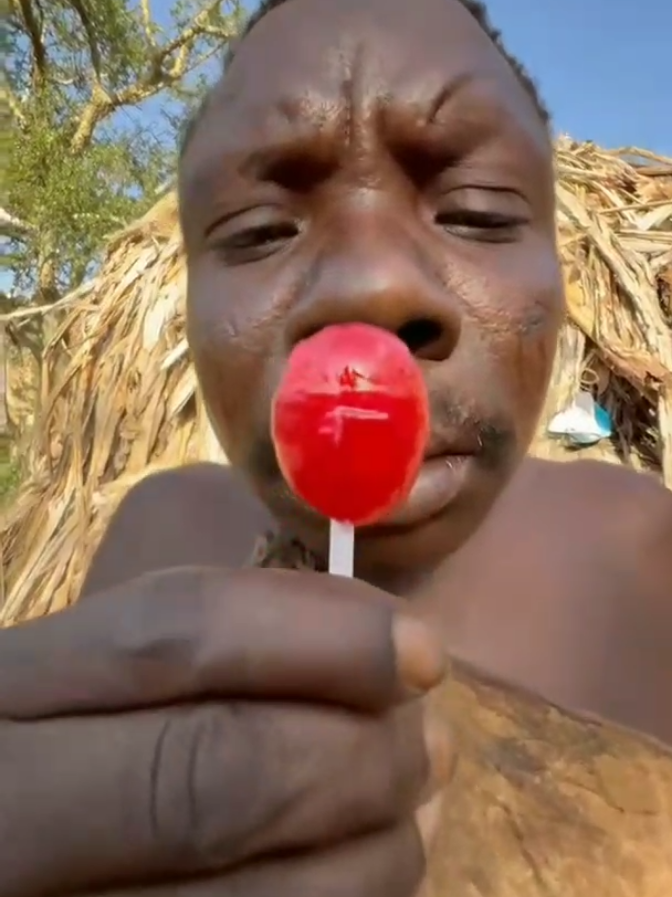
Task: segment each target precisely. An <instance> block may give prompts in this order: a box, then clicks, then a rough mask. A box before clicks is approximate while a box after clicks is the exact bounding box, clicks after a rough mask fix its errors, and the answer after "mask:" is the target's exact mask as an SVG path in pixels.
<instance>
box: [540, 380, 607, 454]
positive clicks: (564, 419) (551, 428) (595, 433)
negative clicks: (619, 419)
mask: <svg viewBox="0 0 672 897" xmlns="http://www.w3.org/2000/svg"><path fill="white" fill-rule="evenodd" d="M613 431H614V425H613V422H612V420H611V416H610V414H609V412H608V411H606V410H605V409H604V408H603V407H602V406H601V405H598V403H597V402H596V401H595V400H594V399H593V397H592V395H591V394H590V393H589V392H580V393H579V394H578V395H577V397H576V399H575V400H574V401H573V402H572V404H571V405H570V406H569V407H568V408H565V410H564V411H560V412H559V413H558V414H556V415H554V417H553V418H551V420H550V422H549V424H548V426H547V428H546V432H547V433H548V435H549V436H553V437H555V438H559V439H564V440H566V441H567V442H569V443H570V444H571V445H575V446H587V445H595V443H597V442H600V440H602V439H608V438H609V437H610V436H611V435H612V433H613Z"/></svg>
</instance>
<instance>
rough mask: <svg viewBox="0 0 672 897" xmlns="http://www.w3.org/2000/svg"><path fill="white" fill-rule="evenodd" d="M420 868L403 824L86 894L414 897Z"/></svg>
mask: <svg viewBox="0 0 672 897" xmlns="http://www.w3.org/2000/svg"><path fill="white" fill-rule="evenodd" d="M424 869H425V860H424V857H423V853H422V848H421V845H420V839H419V838H418V834H417V830H416V829H415V827H414V826H413V825H412V824H411V823H405V824H401V825H399V826H397V827H395V828H393V829H389V830H385V831H382V832H376V833H374V834H370V835H368V836H366V837H364V838H361V839H359V840H357V841H351V842H347V843H345V844H342V845H339V846H338V847H334V848H332V849H330V850H326V851H323V852H311V853H305V854H300V855H295V856H291V857H287V858H284V859H276V860H267V861H264V862H260V863H258V864H255V865H252V866H247V867H244V868H241V869H239V870H238V871H236V872H233V873H228V874H227V875H224V876H221V877H218V878H211V879H207V880H202V881H198V882H184V883H177V884H171V883H164V884H160V885H155V886H153V887H144V888H143V887H140V888H137V889H131V890H119V891H110V892H104V893H103V894H101V893H100V892H99V891H96V892H95V894H94V893H93V892H91V893H90V894H88V895H86V897H269V895H274V897H276V895H277V897H318V895H319V897H413V895H414V894H415V893H416V891H417V889H418V887H419V885H420V884H421V882H422V877H423V875H424Z"/></svg>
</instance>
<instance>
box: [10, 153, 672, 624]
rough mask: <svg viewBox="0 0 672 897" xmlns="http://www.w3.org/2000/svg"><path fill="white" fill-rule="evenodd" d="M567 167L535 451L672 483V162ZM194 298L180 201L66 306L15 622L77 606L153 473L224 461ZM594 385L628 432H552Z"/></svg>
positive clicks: (632, 158) (38, 438) (650, 159)
mask: <svg viewBox="0 0 672 897" xmlns="http://www.w3.org/2000/svg"><path fill="white" fill-rule="evenodd" d="M557 169H558V186H557V196H558V223H559V231H560V244H561V248H562V255H563V259H564V261H565V270H566V281H567V296H568V320H567V325H566V327H565V329H564V332H563V333H562V336H561V345H560V350H559V353H558V359H557V364H556V369H555V372H554V377H553V383H552V387H551V390H550V393H549V398H548V404H547V409H546V413H545V414H544V419H543V420H542V427H541V429H540V435H539V439H538V440H537V443H536V445H535V447H534V451H535V453H536V454H539V455H542V456H545V457H557V458H567V459H572V458H575V457H577V456H585V454H586V452H587V453H588V454H590V455H592V456H593V457H595V456H597V457H603V458H605V459H606V460H611V461H614V462H617V463H618V462H622V463H627V464H631V465H634V466H636V467H638V468H643V469H648V470H651V471H653V472H654V473H655V474H657V475H658V476H661V477H664V479H665V482H666V483H667V484H668V485H670V486H672V331H671V329H670V327H671V326H672V160H669V159H663V158H657V157H655V156H652V155H650V154H647V153H644V152H641V151H635V150H633V151H620V152H605V151H603V150H601V149H599V148H598V147H596V146H594V145H592V144H577V143H573V142H571V141H570V140H568V139H561V140H560V141H559V143H558V147H557ZM184 293H185V268H184V261H183V255H182V243H181V238H180V231H179V227H178V221H177V214H176V202H175V196H174V194H170V195H168V196H166V197H165V198H164V199H162V200H161V201H160V202H159V203H158V204H157V205H156V206H155V207H154V208H153V209H152V210H151V211H150V212H149V213H148V214H147V215H146V216H145V217H144V218H142V219H141V220H140V221H137V222H136V223H134V224H132V225H131V226H130V227H128V228H127V229H126V230H125V231H123V233H120V234H119V235H117V236H116V237H115V238H114V239H113V240H112V241H111V242H110V244H109V246H108V248H107V254H106V259H105V262H104V264H103V266H102V268H101V270H100V272H99V274H98V276H97V277H96V278H95V279H93V280H92V281H90V282H89V283H88V284H86V285H85V286H84V288H81V289H80V290H78V291H77V294H76V295H73V296H72V297H70V298H69V299H66V300H65V302H64V303H63V302H61V303H59V305H60V306H61V309H62V308H63V305H65V308H66V313H65V315H64V317H63V319H62V322H61V324H60V326H59V327H58V328H57V329H56V332H55V334H54V336H53V339H52V340H51V343H50V344H49V346H48V347H47V350H46V352H45V354H44V359H43V369H42V372H41V377H40V381H41V389H42V402H41V404H42V411H41V416H40V417H39V419H38V421H37V424H36V429H35V434H34V439H33V440H32V448H31V450H30V452H29V454H28V457H27V458H26V463H27V468H28V472H29V475H28V479H27V482H26V484H25V486H24V488H23V489H22V491H21V494H20V496H19V498H18V500H17V501H16V503H15V505H14V507H13V508H12V509H10V511H9V513H7V514H6V519H5V520H4V521H3V523H2V530H1V533H0V535H1V538H2V546H1V547H2V557H3V565H4V602H2V605H1V607H0V615H1V616H0V621H2V622H4V623H11V622H13V621H17V620H21V619H24V618H26V617H28V616H32V615H35V614H42V613H45V612H47V611H51V610H56V609H57V608H60V607H63V606H64V605H66V604H67V603H68V602H69V601H70V600H71V599H72V597H73V595H74V594H75V593H76V589H77V586H78V583H79V582H80V579H81V576H82V572H83V570H84V569H85V566H86V564H87V562H88V560H89V558H90V556H91V553H92V551H93V549H94V547H95V544H96V542H97V540H98V538H99V536H100V533H101V530H102V528H103V527H104V525H105V522H106V520H107V519H108V518H109V515H110V513H111V511H112V510H113V508H114V507H115V505H116V503H117V502H118V501H119V499H120V497H121V496H122V495H123V494H124V492H125V491H126V490H127V489H128V488H129V487H130V486H131V485H133V483H135V482H136V481H137V480H138V479H139V478H141V477H143V476H145V475H146V474H147V473H148V472H150V471H152V470H155V469H157V468H160V467H164V466H171V465H176V464H180V463H183V462H185V461H188V460H191V459H196V458H208V459H217V458H220V457H221V453H220V450H219V448H218V446H217V444H216V442H215V440H214V438H213V437H212V435H211V433H210V430H209V427H208V423H207V420H206V415H205V414H204V411H203V408H202V405H201V403H200V401H199V397H198V394H197V389H196V379H195V375H194V371H193V368H192V366H191V365H190V363H189V353H188V349H187V345H186V341H185V333H184ZM60 313H62V311H61V312H60ZM582 383H583V384H589V385H590V386H591V387H592V389H593V391H594V392H595V393H596V394H597V396H598V397H599V399H600V402H601V403H602V404H603V405H605V406H606V407H607V408H608V410H609V411H610V412H611V414H612V415H613V417H614V420H615V423H616V431H617V432H616V435H615V437H614V438H613V439H612V440H611V442H607V443H602V444H600V445H599V446H596V447H594V448H592V449H587V450H586V451H585V452H579V453H577V452H568V451H567V450H566V449H564V448H563V447H562V446H559V445H557V444H556V443H553V442H550V441H549V440H548V439H546V438H545V436H544V424H545V422H546V421H547V420H548V418H549V416H550V415H551V414H552V413H553V412H555V411H556V410H559V409H561V408H562V407H564V406H566V405H567V404H568V403H569V402H570V401H571V399H572V397H573V396H574V395H575V394H576V392H577V390H578V389H579V388H580V386H581V384H582ZM222 460H225V459H222Z"/></svg>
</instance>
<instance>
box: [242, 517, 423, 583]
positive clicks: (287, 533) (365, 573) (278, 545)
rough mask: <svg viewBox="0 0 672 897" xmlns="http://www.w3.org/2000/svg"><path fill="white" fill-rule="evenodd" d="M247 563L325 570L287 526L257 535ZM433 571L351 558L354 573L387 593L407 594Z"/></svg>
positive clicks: (321, 559) (323, 561)
mask: <svg viewBox="0 0 672 897" xmlns="http://www.w3.org/2000/svg"><path fill="white" fill-rule="evenodd" d="M250 564H251V565H253V566H260V567H280V568H285V569H295V570H312V571H317V572H320V573H326V572H327V561H326V558H325V556H324V555H322V554H321V553H319V552H315V551H312V550H311V549H309V548H307V547H306V545H305V543H304V542H303V541H302V540H301V539H299V538H297V536H296V535H295V534H294V533H293V532H292V531H291V530H289V529H286V528H284V527H283V528H281V529H280V530H279V531H278V532H275V533H267V534H266V535H265V536H263V537H262V538H260V539H259V541H258V543H257V546H256V548H255V551H254V554H253V556H252V558H251V559H250ZM433 573H434V571H433V570H428V569H426V568H423V569H419V570H399V569H395V568H393V567H389V566H381V565H376V566H363V565H357V563H356V562H355V575H356V576H357V578H358V579H361V580H363V581H364V582H368V583H369V584H370V585H372V586H375V587H376V588H378V589H381V590H383V591H385V592H388V593H389V594H391V595H397V596H398V597H400V598H401V597H408V596H410V595H412V594H414V593H416V592H417V591H418V590H420V589H421V588H423V587H424V586H425V585H427V583H428V582H429V580H430V579H431V578H432V576H433Z"/></svg>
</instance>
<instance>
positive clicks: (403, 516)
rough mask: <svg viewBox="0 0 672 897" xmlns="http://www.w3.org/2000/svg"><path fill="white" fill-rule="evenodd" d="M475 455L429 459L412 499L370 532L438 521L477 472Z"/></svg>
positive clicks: (411, 496)
mask: <svg viewBox="0 0 672 897" xmlns="http://www.w3.org/2000/svg"><path fill="white" fill-rule="evenodd" d="M474 461H475V459H474V456H473V455H472V454H464V455H457V454H446V455H440V456H435V457H432V458H428V459H427V460H426V461H425V462H424V464H423V465H422V467H421V468H420V473H419V474H418V477H417V479H416V481H415V483H414V485H413V488H412V489H411V491H410V494H409V495H408V498H407V499H406V500H405V501H404V502H403V503H402V504H401V505H399V506H398V507H397V508H395V509H394V510H393V511H391V512H390V513H389V514H387V515H386V516H385V517H384V518H383V519H382V520H381V521H379V522H378V523H376V524H374V525H373V526H371V527H366V528H365V529H369V531H370V532H375V531H380V530H383V531H384V530H385V529H388V528H393V527H394V528H397V527H407V526H415V525H417V524H419V523H422V522H423V521H425V520H428V519H430V518H432V517H436V516H437V515H439V514H441V513H442V512H443V511H445V510H446V508H447V507H448V506H449V505H450V504H451V503H452V502H454V501H455V500H456V499H457V498H458V496H459V495H460V493H461V492H462V491H463V490H464V488H465V486H466V485H467V482H468V480H470V479H471V476H472V473H473V470H474Z"/></svg>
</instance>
